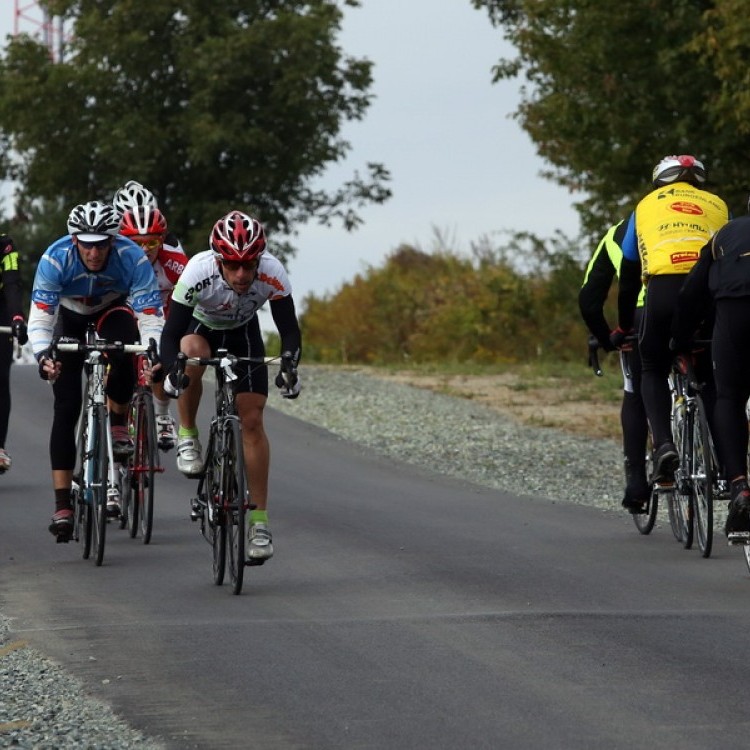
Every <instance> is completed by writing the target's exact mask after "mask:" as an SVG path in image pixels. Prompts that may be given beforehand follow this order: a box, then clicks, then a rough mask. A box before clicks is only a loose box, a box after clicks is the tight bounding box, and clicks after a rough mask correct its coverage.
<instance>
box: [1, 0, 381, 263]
mask: <svg viewBox="0 0 750 750" xmlns="http://www.w3.org/2000/svg"><path fill="white" fill-rule="evenodd" d="M46 4H47V6H48V7H49V9H50V11H51V12H52V13H54V14H56V15H59V16H61V17H63V18H64V19H66V23H67V26H66V28H69V29H70V32H71V40H70V42H69V44H68V48H67V53H66V55H65V57H64V61H63V62H58V63H54V62H53V61H52V60H51V59H50V57H49V55H48V53H47V50H46V48H45V47H44V46H43V45H41V44H39V43H37V42H36V41H34V40H33V39H31V38H29V37H25V36H21V37H17V38H14V39H13V40H11V41H10V42H9V44H8V45H7V47H6V49H5V50H4V51H3V54H2V57H0V138H1V139H2V145H4V146H7V147H8V150H4V151H3V153H4V154H6V156H4V157H3V160H2V161H0V177H4V178H6V179H7V178H11V179H13V180H16V181H17V183H18V185H19V200H18V212H19V217H20V218H23V219H25V220H27V221H28V222H31V224H32V225H33V226H34V227H36V231H41V232H42V233H47V234H51V236H52V237H54V236H57V235H59V234H60V233H61V232H60V230H61V228H64V218H65V215H66V214H67V211H68V210H69V209H70V207H71V206H72V205H74V204H76V203H78V202H81V201H84V200H90V199H93V198H99V199H102V198H103V199H110V198H111V195H112V193H113V192H114V190H115V189H116V188H117V187H118V186H119V185H121V184H123V183H124V182H125V181H126V180H128V179H137V180H139V181H140V182H142V183H143V184H145V185H147V186H148V187H149V188H151V189H152V190H153V191H154V192H155V193H156V194H157V196H158V198H159V202H160V206H161V207H162V208H163V209H164V211H165V214H166V215H167V218H168V220H169V222H170V227H171V228H172V229H174V230H175V231H176V232H177V233H178V234H179V235H180V236H181V237H182V238H183V241H184V243H185V245H186V247H188V249H189V250H190V249H192V250H200V249H203V248H204V247H205V243H206V238H207V236H208V233H209V230H210V227H211V226H212V224H213V223H214V222H215V221H216V219H217V218H218V217H219V216H222V215H223V214H225V213H226V212H227V211H228V210H230V209H231V208H238V207H239V208H243V209H245V210H250V211H253V212H255V213H256V214H257V215H258V216H259V217H260V218H261V220H262V221H263V222H264V223H265V225H266V227H267V228H268V229H269V231H271V232H273V231H274V230H279V231H283V232H285V233H293V231H294V228H295V226H296V225H297V224H298V223H300V222H303V221H307V220H310V219H313V220H318V221H321V222H324V223H330V222H334V221H340V222H341V223H342V224H343V225H344V226H345V227H346V228H352V227H354V226H356V225H357V224H358V222H359V221H360V219H359V217H358V214H357V209H358V208H360V207H361V206H363V205H365V204H367V203H369V202H372V201H375V202H381V201H384V200H386V199H387V198H388V197H389V195H390V191H389V189H388V187H387V182H388V179H389V176H388V173H387V171H386V170H385V168H384V167H383V166H382V165H380V164H368V165H366V168H367V174H366V175H365V176H364V177H363V176H360V175H359V174H358V173H355V174H353V175H352V177H351V179H350V180H349V181H348V182H346V183H345V184H344V185H342V186H341V187H340V188H339V189H337V190H334V191H331V192H326V191H322V190H317V189H315V188H314V187H313V185H314V183H315V178H317V177H319V176H320V175H321V174H322V173H323V171H324V170H325V168H326V166H327V165H329V164H331V163H333V162H337V161H339V160H341V159H342V158H343V157H344V155H345V154H346V153H347V152H348V150H349V144H348V143H347V142H346V141H345V140H343V139H342V138H341V135H340V131H341V128H342V125H343V123H344V122H345V121H349V120H357V119H361V118H362V117H363V116H364V114H365V112H366V110H367V107H368V105H369V102H370V98H371V94H370V93H369V88H370V85H371V82H372V78H371V63H370V62H369V61H368V60H366V59H355V58H353V57H349V56H347V55H345V53H344V52H343V50H342V49H341V48H340V47H339V46H338V45H337V42H336V36H337V33H338V32H339V31H340V25H341V18H342V11H341V10H340V9H339V7H337V3H336V2H335V1H334V0H305V1H304V2H303V1H302V0H222V2H219V3H217V2H215V0H149V1H148V2H140V0H48V2H47V3H46ZM345 4H346V5H350V6H356V5H357V4H358V3H357V1H356V0H345ZM7 154H12V157H10V158H9V157H8V156H7ZM53 227H54V228H53Z"/></svg>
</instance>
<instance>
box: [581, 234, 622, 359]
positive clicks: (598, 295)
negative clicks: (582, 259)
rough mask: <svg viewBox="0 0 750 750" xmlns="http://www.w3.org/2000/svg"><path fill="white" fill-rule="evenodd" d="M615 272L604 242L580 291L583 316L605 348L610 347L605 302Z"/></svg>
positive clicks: (589, 268)
mask: <svg viewBox="0 0 750 750" xmlns="http://www.w3.org/2000/svg"><path fill="white" fill-rule="evenodd" d="M615 273H616V269H615V267H614V265H613V264H612V260H611V259H610V257H609V254H608V253H607V251H606V250H605V249H604V247H603V243H602V244H600V245H599V247H598V248H597V249H596V252H595V253H594V256H593V257H592V258H591V261H590V262H589V265H588V268H587V270H586V276H585V278H584V280H583V286H582V287H581V290H580V291H579V292H578V308H579V309H580V311H581V317H582V318H583V321H584V323H585V324H586V327H587V328H588V329H589V331H591V333H592V334H593V335H594V336H596V338H597V340H598V341H599V343H600V344H601V345H602V346H604V347H605V348H609V333H610V327H609V324H608V323H607V319H606V318H605V317H604V303H605V302H606V301H607V296H608V294H609V290H610V287H611V286H612V281H613V279H614V278H615Z"/></svg>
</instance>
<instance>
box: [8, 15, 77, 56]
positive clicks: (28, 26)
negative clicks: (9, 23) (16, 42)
mask: <svg viewBox="0 0 750 750" xmlns="http://www.w3.org/2000/svg"><path fill="white" fill-rule="evenodd" d="M13 1H14V5H15V8H14V12H13V35H14V36H18V34H28V35H29V36H32V37H34V38H35V39H37V40H39V41H41V42H42V43H43V44H44V45H45V46H46V47H47V49H48V50H49V54H50V57H51V58H52V59H53V60H54V61H55V62H60V61H61V60H62V57H63V48H64V41H65V37H64V33H63V22H62V18H59V17H58V18H54V17H53V16H51V15H50V14H49V12H48V11H47V9H46V7H45V4H44V3H38V2H28V1H27V0H13Z"/></svg>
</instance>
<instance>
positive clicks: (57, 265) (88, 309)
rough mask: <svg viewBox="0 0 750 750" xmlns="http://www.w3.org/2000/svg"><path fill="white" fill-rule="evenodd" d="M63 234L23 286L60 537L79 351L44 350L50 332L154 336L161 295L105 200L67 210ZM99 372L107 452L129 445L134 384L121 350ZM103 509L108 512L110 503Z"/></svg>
mask: <svg viewBox="0 0 750 750" xmlns="http://www.w3.org/2000/svg"><path fill="white" fill-rule="evenodd" d="M67 228H68V232H69V234H67V235H65V236H64V237H61V238H60V239H58V240H56V241H55V242H53V243H52V244H51V245H50V246H49V247H48V248H47V250H46V251H45V252H44V254H43V255H42V257H41V258H40V260H39V264H38V265H37V270H36V275H35V277H34V284H33V288H32V292H31V310H30V313H29V325H28V333H29V340H30V342H31V347H32V351H33V352H34V356H35V357H36V359H37V362H38V363H39V374H40V376H41V377H42V378H43V379H44V380H49V381H50V382H51V383H52V389H53V393H54V399H55V403H54V416H53V420H52V432H51V434H50V462H51V466H52V483H53V487H54V491H55V513H54V515H53V516H52V522H51V524H50V527H49V529H50V531H51V532H52V534H53V535H55V536H56V537H57V541H58V542H67V541H69V540H70V535H71V532H72V529H73V509H72V504H71V497H70V488H71V484H72V480H73V469H74V467H75V460H76V443H75V426H76V422H77V420H78V416H79V414H80V411H81V404H82V394H81V371H82V368H83V360H84V355H83V354H78V353H64V354H62V353H61V354H60V355H59V358H58V359H57V360H53V359H52V357H51V356H50V346H51V344H52V338H53V336H55V335H59V336H70V337H74V338H76V339H82V338H84V336H85V333H86V328H87V326H88V324H89V323H91V322H93V323H96V327H97V332H98V334H99V335H100V336H101V337H102V338H104V339H107V340H112V341H122V342H123V343H126V344H127V343H135V342H137V341H138V338H139V332H140V338H141V340H142V341H144V342H147V341H148V340H149V339H150V338H154V339H156V341H157V342H158V341H159V339H160V338H161V331H162V328H163V326H164V316H163V313H162V304H161V295H160V294H159V289H158V286H157V283H156V277H155V275H154V271H153V269H152V268H151V263H149V260H148V258H147V257H146V255H145V254H144V252H143V250H141V248H140V247H139V246H138V245H136V244H135V243H134V242H132V241H131V240H129V239H127V238H126V237H122V236H121V235H119V229H120V215H119V214H118V213H117V211H115V209H114V208H113V207H112V206H111V205H108V204H105V203H101V202H99V201H90V202H88V203H84V204H80V205H78V206H76V207H75V208H73V210H72V211H71V212H70V215H69V216H68V226H67ZM110 362H111V363H112V364H113V365H115V366H113V367H112V368H111V370H110V372H109V376H108V378H107V397H108V402H109V411H110V419H111V422H112V436H113V444H114V449H115V452H116V453H117V454H118V455H119V456H122V455H127V453H128V452H129V451H132V441H131V440H130V438H129V436H128V433H127V428H126V426H125V424H126V419H127V405H128V402H129V401H130V397H131V396H132V394H133V389H134V387H135V367H134V363H133V358H132V357H130V356H128V355H120V356H119V357H118V356H116V355H110ZM108 512H109V513H111V514H113V515H115V514H117V513H118V512H119V507H117V505H116V504H113V507H108Z"/></svg>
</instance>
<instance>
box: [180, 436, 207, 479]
mask: <svg viewBox="0 0 750 750" xmlns="http://www.w3.org/2000/svg"><path fill="white" fill-rule="evenodd" d="M202 454H203V448H202V447H201V444H200V440H198V438H197V437H184V438H178V440H177V470H178V471H181V472H182V473H183V474H184V475H185V476H187V477H194V476H197V475H198V474H200V473H201V472H202V471H203V458H202Z"/></svg>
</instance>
